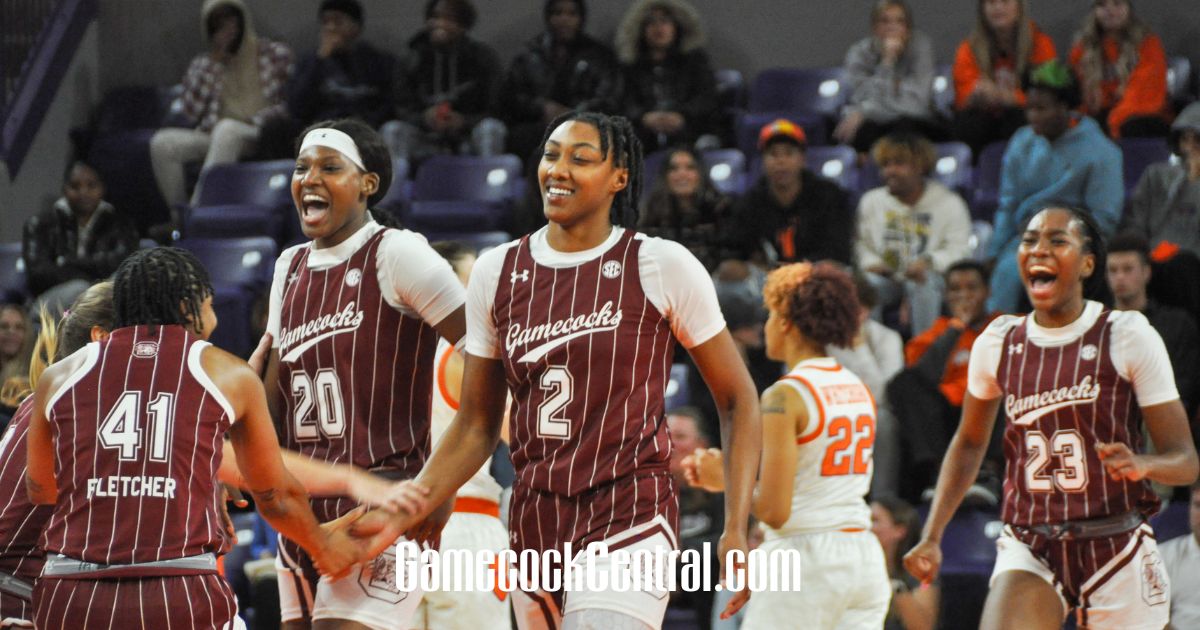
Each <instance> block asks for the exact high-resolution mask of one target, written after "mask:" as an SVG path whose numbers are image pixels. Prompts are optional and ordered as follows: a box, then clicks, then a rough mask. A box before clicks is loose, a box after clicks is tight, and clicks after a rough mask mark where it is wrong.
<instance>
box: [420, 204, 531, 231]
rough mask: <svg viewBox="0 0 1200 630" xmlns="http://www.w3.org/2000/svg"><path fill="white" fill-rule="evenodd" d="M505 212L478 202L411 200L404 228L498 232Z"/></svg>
mask: <svg viewBox="0 0 1200 630" xmlns="http://www.w3.org/2000/svg"><path fill="white" fill-rule="evenodd" d="M508 219H509V211H508V208H507V207H506V206H504V205H499V204H492V203H487V202H481V201H461V200H459V201H414V202H412V206H411V207H410V208H409V212H408V215H407V216H406V217H405V223H404V226H405V227H407V228H408V229H410V230H416V231H418V232H423V233H424V232H490V231H493V230H500V229H502V228H503V227H504V226H505V225H506V224H507V222H508Z"/></svg>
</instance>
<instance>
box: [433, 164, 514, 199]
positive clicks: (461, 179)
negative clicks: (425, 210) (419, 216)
mask: <svg viewBox="0 0 1200 630" xmlns="http://www.w3.org/2000/svg"><path fill="white" fill-rule="evenodd" d="M521 170H522V165H521V160H520V158H518V157H517V156H515V155H496V156H489V157H478V156H473V155H435V156H433V157H431V158H429V159H428V160H425V162H424V163H423V164H421V167H420V168H419V169H417V176H416V178H415V179H414V181H413V188H412V200H413V201H414V202H415V201H482V202H489V203H505V204H507V203H509V202H511V201H512V200H513V199H515V194H516V190H517V189H516V182H517V181H518V180H520V179H521Z"/></svg>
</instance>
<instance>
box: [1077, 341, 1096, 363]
mask: <svg viewBox="0 0 1200 630" xmlns="http://www.w3.org/2000/svg"><path fill="white" fill-rule="evenodd" d="M1097 354H1100V351H1099V350H1097V349H1096V346H1095V344H1090V343H1089V344H1088V345H1086V346H1084V347H1083V348H1082V349H1081V350H1080V351H1079V357H1080V358H1081V359H1083V360H1084V361H1091V360H1092V359H1095V358H1096V355H1097Z"/></svg>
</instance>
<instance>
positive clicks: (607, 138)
mask: <svg viewBox="0 0 1200 630" xmlns="http://www.w3.org/2000/svg"><path fill="white" fill-rule="evenodd" d="M573 120H577V121H579V122H585V123H587V124H589V125H591V126H593V127H595V128H596V131H599V132H600V157H601V158H602V159H605V160H607V159H608V155H609V152H610V150H611V152H612V163H613V166H614V167H616V168H623V169H626V170H628V171H629V183H628V184H626V186H625V188H624V189H622V190H621V191H619V192H618V193H617V194H616V196H614V197H613V204H612V208H611V209H610V210H609V220H610V221H611V222H612V223H613V224H614V225H622V226H626V227H634V226H636V225H637V222H638V208H637V202H638V200H639V199H641V198H642V141H641V140H640V139H639V138H638V135H637V132H636V131H635V130H634V128H633V125H632V124H630V123H629V119H627V118H625V117H624V116H609V115H607V114H601V113H599V112H577V111H576V112H567V113H565V114H562V115H560V116H559V117H558V118H555V119H554V121H553V122H551V123H550V125H549V126H547V127H546V133H544V134H543V135H542V144H541V146H542V148H543V149H544V148H545V146H546V141H547V140H549V139H550V134H552V133H554V130H555V129H558V126H559V125H561V124H563V123H566V122H570V121H573Z"/></svg>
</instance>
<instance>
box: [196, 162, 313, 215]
mask: <svg viewBox="0 0 1200 630" xmlns="http://www.w3.org/2000/svg"><path fill="white" fill-rule="evenodd" d="M295 168H296V162H295V161H294V160H273V161H270V162H239V163H234V164H218V165H216V166H213V167H211V168H209V169H207V170H205V171H204V172H203V173H201V174H200V182H199V183H197V184H196V191H197V195H196V205H197V206H220V205H231V204H254V205H257V206H263V207H265V208H281V207H292V206H293V205H294V204H293V202H292V171H294V170H295Z"/></svg>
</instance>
